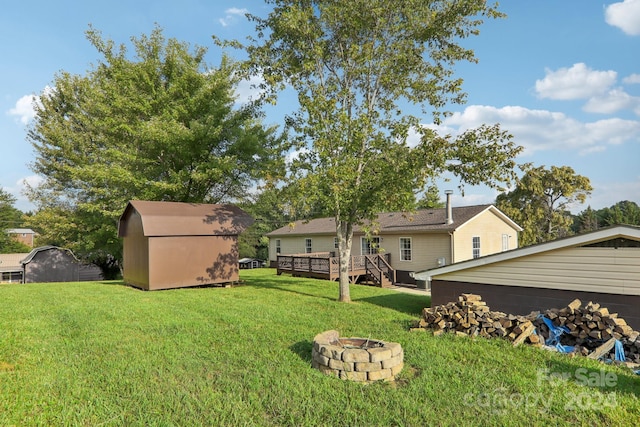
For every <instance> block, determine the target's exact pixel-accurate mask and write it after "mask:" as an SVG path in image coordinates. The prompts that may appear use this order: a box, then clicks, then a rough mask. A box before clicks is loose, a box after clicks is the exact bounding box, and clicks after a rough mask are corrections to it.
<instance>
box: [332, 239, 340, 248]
mask: <svg viewBox="0 0 640 427" xmlns="http://www.w3.org/2000/svg"><path fill="white" fill-rule="evenodd" d="M333 248H334V249H339V248H340V247H339V246H338V238H337V237H334V238H333Z"/></svg>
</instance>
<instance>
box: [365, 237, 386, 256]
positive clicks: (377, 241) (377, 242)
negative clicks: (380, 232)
mask: <svg viewBox="0 0 640 427" xmlns="http://www.w3.org/2000/svg"><path fill="white" fill-rule="evenodd" d="M374 240H375V242H374ZM381 242H382V238H381V237H380V236H373V237H371V238H370V239H367V238H366V237H365V236H362V237H361V238H360V255H375V254H379V253H380V243H381ZM367 243H368V244H367ZM374 244H375V245H377V246H376V247H372V245H374ZM366 247H368V248H369V253H365V248H366Z"/></svg>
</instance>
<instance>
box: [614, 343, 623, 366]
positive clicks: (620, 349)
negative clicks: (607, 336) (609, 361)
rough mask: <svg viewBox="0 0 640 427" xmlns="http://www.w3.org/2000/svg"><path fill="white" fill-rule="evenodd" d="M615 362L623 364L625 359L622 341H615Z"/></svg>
mask: <svg viewBox="0 0 640 427" xmlns="http://www.w3.org/2000/svg"><path fill="white" fill-rule="evenodd" d="M614 348H615V350H616V352H615V360H617V361H619V362H624V361H625V357H624V346H623V345H622V341H620V340H616V345H615V347H614Z"/></svg>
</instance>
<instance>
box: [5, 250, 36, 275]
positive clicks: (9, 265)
mask: <svg viewBox="0 0 640 427" xmlns="http://www.w3.org/2000/svg"><path fill="white" fill-rule="evenodd" d="M28 255H29V254H28V253H20V254H0V272H8V271H22V260H23V259H24V258H25V257H27V256H28Z"/></svg>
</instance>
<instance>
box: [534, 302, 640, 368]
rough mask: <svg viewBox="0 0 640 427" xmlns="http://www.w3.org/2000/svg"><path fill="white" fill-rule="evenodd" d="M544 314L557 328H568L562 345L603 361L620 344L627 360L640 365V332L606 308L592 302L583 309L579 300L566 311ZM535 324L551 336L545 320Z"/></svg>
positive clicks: (566, 308) (567, 307) (546, 312)
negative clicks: (615, 344)
mask: <svg viewBox="0 0 640 427" xmlns="http://www.w3.org/2000/svg"><path fill="white" fill-rule="evenodd" d="M543 314H544V316H546V317H547V318H548V319H551V321H552V322H553V324H554V325H555V326H557V327H564V328H566V330H567V332H566V333H564V334H563V335H562V336H561V337H560V343H561V344H562V345H567V346H574V347H575V351H576V352H578V353H581V354H583V355H589V356H590V357H592V358H599V357H601V356H604V357H607V356H609V355H610V354H613V353H614V349H613V344H614V343H615V341H616V340H618V341H620V342H622V345H623V348H624V354H625V357H626V359H627V360H628V361H631V362H634V363H640V338H639V337H640V332H638V331H635V330H633V328H632V327H631V326H629V325H627V322H626V321H625V320H624V319H623V318H621V317H618V314H617V313H610V312H609V310H608V309H607V308H606V307H601V306H600V304H597V303H593V302H591V301H589V302H588V303H587V304H585V305H583V304H582V302H581V301H580V300H579V299H576V300H573V301H572V302H570V303H569V304H568V305H567V306H566V307H564V308H561V309H550V310H547V311H545V312H544V313H543ZM534 323H535V324H536V327H538V330H539V332H540V333H541V334H542V335H543V336H545V337H548V336H549V328H548V327H547V326H546V325H545V324H544V322H543V321H542V320H541V319H536V320H535V322H534ZM606 349H608V350H606ZM596 350H598V353H595V352H596ZM605 350H606V351H605Z"/></svg>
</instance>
